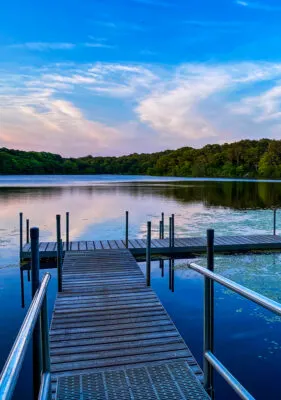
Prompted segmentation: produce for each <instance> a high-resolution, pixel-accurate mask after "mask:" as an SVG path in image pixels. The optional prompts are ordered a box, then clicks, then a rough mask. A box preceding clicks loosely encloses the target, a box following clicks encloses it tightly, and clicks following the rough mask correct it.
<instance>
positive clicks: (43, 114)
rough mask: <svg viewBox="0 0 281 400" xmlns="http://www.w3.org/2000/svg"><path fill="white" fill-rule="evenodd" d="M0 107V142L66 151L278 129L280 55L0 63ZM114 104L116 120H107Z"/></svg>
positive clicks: (103, 150) (161, 144)
mask: <svg viewBox="0 0 281 400" xmlns="http://www.w3.org/2000/svg"><path fill="white" fill-rule="evenodd" d="M83 96H84V97H83ZM101 97H102V98H104V99H106V102H105V103H106V107H108V108H107V109H106V110H105V114H103V115H102V116H99V114H95V112H98V111H97V110H99V108H96V107H94V104H99V103H100V100H101ZM116 99H118V101H116ZM116 107H117V108H116ZM0 108H1V132H0V146H7V147H11V146H12V147H18V148H25V149H27V148H30V149H37V150H40V149H45V150H49V151H56V152H60V151H61V149H62V148H63V149H64V153H65V154H68V155H82V154H88V153H89V152H93V153H99V154H104V155H105V154H114V152H115V153H117V150H116V149H117V148H118V149H119V152H126V151H128V152H130V151H132V152H133V151H135V150H136V148H137V149H138V151H147V150H149V149H150V150H151V149H152V148H153V150H161V149H163V148H168V147H170V148H175V147H180V146H184V145H192V146H200V145H203V144H206V143H212V142H221V141H233V140H238V139H240V138H245V136H246V137H249V138H259V137H264V136H268V137H276V135H279V132H280V126H281V63H273V62H272V63H262V62H248V63H245V62H241V63H232V64H231V63H225V64H224V63H221V64H208V63H201V64H200V63H197V64H193V63H187V64H184V65H181V66H180V67H175V68H171V67H167V68H164V67H162V68H161V67H160V66H155V65H148V64H147V65H144V64H129V63H128V64H127V63H124V64H120V63H94V64H74V63H71V64H51V65H45V66H44V67H42V68H39V69H35V68H30V69H22V70H21V72H20V73H19V71H16V72H10V71H5V72H4V71H3V70H2V71H1V75H0ZM93 110H96V111H94V114H93ZM116 110H117V111H116ZM102 112H103V111H102ZM116 112H117V113H118V120H119V121H120V120H121V121H122V122H116V120H115V118H112V119H111V115H112V113H116ZM106 114H107V115H108V117H106V116H105V115H106ZM100 120H102V123H101V122H100ZM38 132H39V133H38ZM148 138H149V141H148ZM148 144H149V148H148ZM151 146H152V147H151Z"/></svg>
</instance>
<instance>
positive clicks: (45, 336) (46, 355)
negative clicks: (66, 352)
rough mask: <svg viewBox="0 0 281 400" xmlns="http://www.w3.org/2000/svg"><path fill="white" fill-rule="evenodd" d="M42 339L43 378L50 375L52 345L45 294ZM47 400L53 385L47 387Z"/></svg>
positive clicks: (41, 317)
mask: <svg viewBox="0 0 281 400" xmlns="http://www.w3.org/2000/svg"><path fill="white" fill-rule="evenodd" d="M40 319H41V339H42V376H43V375H44V374H50V371H51V366H50V344H49V322H48V305H47V295H46V294H45V296H44V300H43V303H42V308H41V314H40ZM47 386H48V388H47V391H48V394H47V397H46V399H47V400H50V399H51V385H50V384H48V385H47Z"/></svg>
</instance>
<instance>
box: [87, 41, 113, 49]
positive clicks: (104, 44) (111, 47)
mask: <svg viewBox="0 0 281 400" xmlns="http://www.w3.org/2000/svg"><path fill="white" fill-rule="evenodd" d="M83 45H84V46H85V47H95V48H102V49H115V48H116V46H113V45H111V44H106V43H98V42H96V43H94V42H93V43H92V42H86V43H84V44H83Z"/></svg>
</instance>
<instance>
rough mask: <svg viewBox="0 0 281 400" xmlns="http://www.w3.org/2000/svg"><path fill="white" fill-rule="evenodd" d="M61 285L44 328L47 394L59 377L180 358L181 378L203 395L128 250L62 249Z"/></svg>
mask: <svg viewBox="0 0 281 400" xmlns="http://www.w3.org/2000/svg"><path fill="white" fill-rule="evenodd" d="M62 284H63V291H62V292H61V293H58V295H57V299H56V303H55V307H54V312H53V317H52V323H51V329H50V354H51V372H52V382H53V384H52V388H53V398H55V393H56V389H57V386H56V382H57V381H58V380H59V382H62V381H61V380H60V379H62V380H63V382H64V385H68V384H69V385H71V382H72V383H73V380H71V379H67V378H68V377H73V376H77V375H80V376H85V374H86V375H87V374H96V373H101V372H102V371H108V370H113V371H119V370H120V371H121V370H122V371H123V370H124V368H145V369H146V368H148V367H150V366H155V368H156V366H157V368H158V367H159V368H160V366H163V365H166V364H167V363H168V364H169V366H170V367H171V368H172V364H173V362H184V363H186V368H187V369H188V370H189V371H190V373H191V375H192V376H193V378H192V379H193V380H192V379H191V378H190V376H189V374H184V376H185V378H184V379H187V380H188V379H190V381H187V383H189V384H190V385H194V390H195V391H196V390H198V393H201V397H198V398H202V399H203V398H208V397H207V396H206V395H205V392H204V391H202V385H201V383H200V381H202V378H203V375H202V371H201V369H200V367H199V366H198V364H197V362H196V361H195V359H194V357H193V355H192V354H191V352H190V350H189V349H188V347H187V346H186V344H185V342H184V340H183V339H182V337H181V336H180V334H179V332H178V331H177V329H176V327H175V325H174V324H173V322H172V320H171V319H170V317H169V315H168V314H167V312H166V310H165V309H164V307H163V306H162V304H161V302H160V301H159V299H158V297H157V296H156V294H155V292H154V291H153V290H152V289H151V288H149V287H147V286H146V282H145V279H144V276H143V273H142V272H141V270H140V268H139V266H138V264H137V262H136V261H135V259H134V257H133V255H132V254H131V252H130V251H129V250H127V249H114V250H113V249H110V250H106V249H103V250H96V251H84V252H82V251H77V252H66V255H65V258H64V263H63V278H62ZM173 365H174V364H173ZM163 368H164V367H163ZM165 368H166V367H165ZM116 373H117V372H116ZM141 375H142V374H141ZM168 375H169V374H168ZM195 377H197V378H198V379H196V378H195ZM167 379H168V378H167ZM67 382H68V383H67ZM65 390H67V386H66V389H65ZM64 393H66V392H64ZM58 398H59V399H63V398H64V397H58ZM87 398H88V397H87ZM90 398H91V397H90ZM92 398H93V399H94V398H95V397H94V396H93V397H92ZM99 398H100V397H99ZM101 398H103V397H101ZM104 398H105V399H106V398H107V397H106V396H105V397H104ZM158 398H159V397H158ZM160 398H161V397H160ZM162 398H163V397H162ZM181 398H190V397H188V396H186V397H181ZM120 399H123V397H120ZM126 399H127V397H126Z"/></svg>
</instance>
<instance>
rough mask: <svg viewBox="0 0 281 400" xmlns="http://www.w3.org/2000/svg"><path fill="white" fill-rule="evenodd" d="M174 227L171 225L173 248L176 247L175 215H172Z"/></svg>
mask: <svg viewBox="0 0 281 400" xmlns="http://www.w3.org/2000/svg"><path fill="white" fill-rule="evenodd" d="M171 222H172V225H171V233H172V239H171V244H172V247H175V214H172V221H171Z"/></svg>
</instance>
